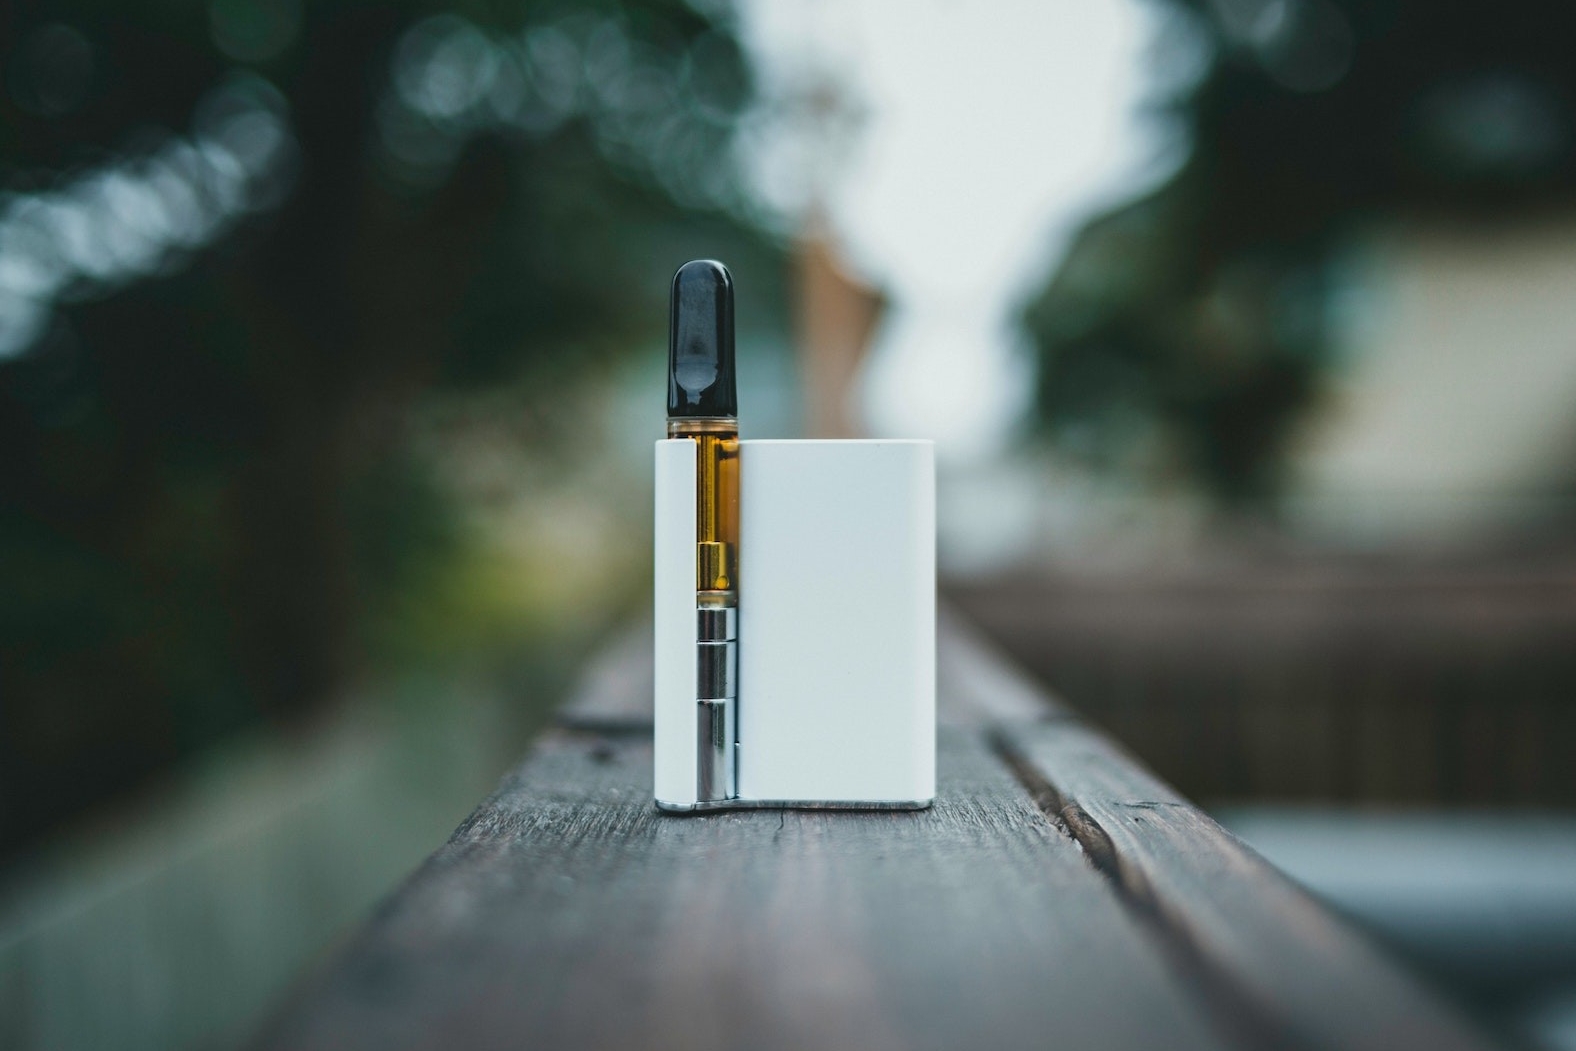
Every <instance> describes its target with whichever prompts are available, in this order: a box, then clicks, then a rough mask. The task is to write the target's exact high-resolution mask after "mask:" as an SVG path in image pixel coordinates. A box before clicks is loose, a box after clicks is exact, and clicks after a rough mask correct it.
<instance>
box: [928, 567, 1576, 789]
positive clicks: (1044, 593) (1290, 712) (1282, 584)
mask: <svg viewBox="0 0 1576 1051" xmlns="http://www.w3.org/2000/svg"><path fill="white" fill-rule="evenodd" d="M950 592H951V595H952V598H953V599H954V601H955V602H956V603H957V604H958V605H959V606H961V607H962V608H963V609H964V610H965V611H966V612H967V613H968V614H969V615H970V616H972V617H973V618H974V619H975V620H976V621H977V622H978V623H979V624H980V625H982V626H983V627H984V628H986V629H987V630H988V631H989V632H990V633H991V634H992V635H994V636H995V637H996V638H997V639H998V640H999V641H1000V642H1001V643H1002V644H1003V645H1004V647H1005V648H1006V649H1007V650H1008V651H1009V652H1011V653H1012V655H1013V656H1015V657H1016V658H1017V659H1018V660H1020V661H1022V662H1023V663H1025V664H1027V665H1028V666H1029V667H1030V668H1031V669H1033V670H1034V671H1035V672H1036V673H1038V674H1039V675H1041V676H1042V677H1043V678H1044V679H1045V680H1046V681H1047V682H1049V683H1050V684H1051V685H1052V686H1053V687H1054V688H1055V689H1057V690H1058V691H1060V692H1061V693H1062V694H1063V695H1064V697H1065V699H1066V700H1067V701H1068V702H1069V703H1070V704H1072V705H1073V706H1074V707H1076V708H1078V709H1080V710H1081V711H1083V712H1084V713H1086V714H1087V715H1089V716H1090V717H1091V718H1093V719H1094V720H1095V721H1096V722H1098V723H1100V724H1101V725H1103V726H1105V727H1106V728H1107V729H1109V730H1110V731H1111V732H1112V733H1113V734H1114V735H1115V736H1116V737H1117V739H1119V740H1120V741H1122V742H1123V743H1124V744H1126V745H1127V746H1128V747H1130V748H1132V749H1133V750H1134V751H1135V752H1136V753H1137V754H1138V755H1139V756H1141V757H1142V758H1143V759H1144V760H1146V761H1147V762H1149V763H1150V764H1151V765H1152V766H1154V767H1155V768H1156V769H1157V770H1158V771H1159V772H1160V773H1161V774H1162V775H1164V776H1165V777H1166V778H1168V779H1169V780H1171V781H1172V782H1173V783H1175V784H1176V785H1177V786H1178V787H1179V788H1181V789H1182V791H1183V792H1184V793H1186V794H1188V795H1190V796H1192V797H1194V798H1198V799H1203V800H1215V801H1220V800H1233V799H1247V798H1253V799H1265V798H1271V799H1276V798H1278V799H1293V800H1308V801H1350V802H1365V803H1395V804H1401V803H1405V804H1451V805H1491V804H1515V805H1547V806H1568V805H1572V804H1576V766H1573V765H1572V764H1571V763H1570V761H1569V754H1570V742H1571V741H1572V740H1576V569H1573V568H1572V562H1571V560H1569V559H1562V560H1560V561H1558V562H1557V563H1555V564H1522V563H1517V564H1508V565H1498V566H1477V567H1460V568H1454V569H1441V568H1429V569H1422V568H1415V567H1413V568H1408V567H1405V566H1398V565H1395V564H1394V563H1388V564H1387V563H1372V564H1371V563H1366V562H1343V563H1335V564H1328V563H1327V564H1320V565H1300V566H1296V567H1284V568H1278V569H1259V570H1253V571H1247V570H1242V571H1233V572H1229V573H1224V574H1214V575H1183V576H1164V575H1153V576H1148V577H1144V576H1134V577H1126V578H1095V577H1084V578H1068V577H1050V576H1041V577H1038V578H1033V577H1030V578H1014V579H997V580H989V581H969V582H960V583H957V584H955V585H953V586H952V587H951V589H950Z"/></svg>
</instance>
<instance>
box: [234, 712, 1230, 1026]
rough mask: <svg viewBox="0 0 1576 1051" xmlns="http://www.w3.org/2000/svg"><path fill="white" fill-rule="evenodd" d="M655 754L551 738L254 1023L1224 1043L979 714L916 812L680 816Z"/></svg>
mask: <svg viewBox="0 0 1576 1051" xmlns="http://www.w3.org/2000/svg"><path fill="white" fill-rule="evenodd" d="M649 764H650V748H649V745H648V744H647V743H646V742H644V741H639V740H633V739H629V738H621V739H607V738H595V737H579V736H571V735H560V736H557V737H555V738H553V739H551V740H549V741H546V742H544V743H543V744H542V745H541V746H540V747H539V748H538V749H537V751H536V753H535V754H534V755H533V756H532V757H531V758H530V759H529V760H528V761H527V762H526V763H525V764H524V765H523V766H522V767H521V768H520V769H519V770H518V771H517V772H516V773H515V774H514V775H513V776H512V777H511V778H510V779H509V780H508V781H507V782H506V784H505V785H504V787H503V788H502V789H501V790H500V791H499V792H498V793H497V794H496V795H495V796H494V797H493V798H492V799H491V800H489V801H488V802H487V803H486V804H485V805H483V807H482V808H481V809H480V810H478V811H477V813H476V814H475V816H473V817H472V818H471V819H470V820H469V821H468V822H467V823H466V824H465V825H464V826H463V827H462V828H461V829H460V830H459V831H458V832H457V833H456V834H455V836H454V838H453V839H452V840H451V841H450V842H449V844H448V845H447V846H446V847H444V848H443V850H441V851H440V852H439V853H438V854H437V855H436V856H435V857H434V858H433V859H432V860H431V861H430V862H429V863H428V864H427V866H426V867H425V868H423V869H422V870H421V871H420V872H419V873H418V874H417V875H416V876H415V878H414V879H412V881H411V882H410V883H409V885H407V886H406V887H405V888H404V889H403V890H402V891H401V892H400V893H399V894H398V895H397V896H396V897H395V899H394V900H393V901H392V902H390V903H389V905H388V906H387V907H386V908H385V909H384V910H383V911H382V912H381V913H380V914H379V915H378V916H377V917H376V918H375V919H374V921H373V922H372V923H371V925H370V926H369V927H368V928H367V929H366V930H365V931H364V932H363V933H362V934H361V935H360V936H359V937H357V938H356V939H355V941H354V942H353V943H352V944H351V945H350V946H349V947H348V948H347V949H346V950H345V952H344V953H343V955H342V956H341V957H340V958H339V959H338V960H336V961H334V962H333V963H331V964H330V965H329V967H328V968H327V969H326V970H325V971H324V972H323V973H322V974H321V975H319V976H317V977H315V978H313V979H311V980H309V981H308V982H307V983H306V984H305V985H304V986H303V987H302V989H301V990H300V992H299V994H298V996H297V997H296V998H295V999H294V1001H293V1002H292V1003H291V1004H289V1005H288V1006H287V1007H286V1009H285V1011H284V1012H283V1014H282V1015H281V1016H280V1018H279V1019H278V1021H277V1022H276V1024H275V1025H274V1026H273V1027H272V1028H271V1030H270V1031H269V1032H268V1033H267V1034H266V1035H265V1037H264V1039H263V1040H262V1041H261V1042H260V1044H259V1046H260V1047H265V1048H324V1049H328V1048H334V1049H351V1048H445V1049H450V1048H504V1047H509V1048H516V1047H554V1048H599V1047H626V1046H629V1047H655V1048H683V1049H691V1051H699V1049H707V1048H745V1047H747V1048H751V1049H762V1051H770V1049H774V1048H814V1047H827V1048H860V1049H876V1051H879V1049H887V1048H893V1049H895V1048H988V1047H1015V1048H1016V1047H1057V1048H1066V1049H1107V1048H1108V1049H1119V1048H1134V1047H1145V1046H1157V1045H1154V1044H1153V1041H1154V1039H1155V1038H1156V1036H1157V1034H1160V1035H1163V1046H1165V1047H1167V1048H1176V1049H1179V1051H1187V1049H1190V1048H1209V1047H1222V1046H1226V1045H1224V1044H1223V1043H1222V1042H1221V1040H1220V1038H1219V1036H1218V1034H1217V1033H1216V1032H1215V1031H1214V1030H1213V1029H1212V1028H1211V1024H1210V1022H1209V1021H1208V1020H1207V1019H1206V1018H1205V1015H1204V1012H1203V1011H1202V1010H1201V1008H1200V1007H1199V1006H1198V1005H1197V1004H1196V1003H1194V1002H1193V1001H1192V1000H1191V999H1190V998H1189V996H1188V994H1187V992H1186V990H1185V989H1184V987H1183V986H1182V985H1181V984H1180V983H1178V982H1177V981H1176V980H1175V978H1174V977H1173V976H1172V975H1171V974H1170V973H1169V972H1168V970H1167V967H1166V964H1165V961H1164V960H1163V959H1162V958H1161V957H1160V956H1159V955H1158V954H1157V953H1156V952H1155V951H1154V947H1153V945H1152V944H1151V940H1150V936H1149V934H1148V933H1147V932H1146V931H1145V930H1144V929H1143V928H1142V925H1141V924H1140V923H1138V922H1136V921H1135V919H1134V918H1133V917H1132V916H1131V915H1130V913H1129V912H1128V910H1127V909H1126V908H1125V907H1124V905H1123V904H1122V902H1121V901H1120V900H1119V898H1118V896H1117V894H1115V893H1114V892H1113V889H1112V886H1111V884H1110V883H1109V881H1107V880H1106V879H1104V877H1102V876H1101V875H1100V874H1099V873H1098V872H1096V871H1095V870H1094V869H1092V868H1091V867H1090V866H1089V865H1088V864H1087V863H1086V862H1085V861H1084V860H1083V858H1082V857H1081V856H1080V855H1079V853H1078V849H1077V847H1076V844H1075V843H1074V842H1073V841H1072V840H1071V839H1069V838H1067V837H1066V836H1064V835H1062V834H1061V833H1060V832H1059V831H1058V830H1057V829H1056V828H1055V827H1054V826H1053V825H1052V824H1051V823H1050V822H1048V821H1046V820H1045V818H1044V816H1043V815H1042V814H1041V813H1040V812H1039V811H1038V809H1037V808H1036V807H1035V806H1034V804H1033V802H1032V800H1031V799H1030V798H1029V797H1028V795H1027V794H1026V793H1025V792H1024V791H1023V790H1022V788H1021V786H1019V785H1018V784H1017V783H1016V782H1015V781H1014V780H1013V779H1012V778H1011V776H1010V774H1009V773H1008V771H1007V770H1006V768H1005V767H1004V766H1003V764H1001V763H1000V762H999V760H998V759H997V758H996V757H995V756H994V755H993V754H992V753H990V752H989V751H988V749H987V747H986V746H985V744H984V742H983V741H982V739H981V736H980V735H979V734H977V733H973V732H968V731H963V730H949V731H946V732H945V733H944V734H943V737H942V746H941V771H942V778H943V785H944V787H943V789H942V792H941V795H940V798H939V799H938V801H937V803H936V805H935V807H934V808H933V809H932V810H930V811H928V812H920V813H903V814H891V813H886V814H880V813H867V814H855V813H826V812H787V813H783V812H766V811H756V812H738V813H728V814H719V815H710V816H704V817H689V818H674V817H666V816H663V815H660V814H658V813H657V812H656V811H655V810H654V809H653V808H652V805H651V801H650V769H649Z"/></svg>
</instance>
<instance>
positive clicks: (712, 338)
mask: <svg viewBox="0 0 1576 1051" xmlns="http://www.w3.org/2000/svg"><path fill="white" fill-rule="evenodd" d="M738 417H739V407H738V392H737V386H736V383H735V380H734V369H733V277H732V275H730V274H729V273H728V268H727V267H725V266H723V265H722V264H721V263H718V262H715V261H713V260H710V259H696V260H693V261H691V262H688V263H685V264H684V265H683V266H681V267H679V269H678V272H677V273H675V274H674V275H673V299H672V308H671V313H670V315H669V322H668V437H669V438H689V439H691V440H693V441H694V442H695V444H696V456H695V470H696V478H695V539H696V550H695V617H696V643H695V662H696V665H695V667H696V676H695V683H696V698H695V702H696V749H697V758H698V764H697V767H696V770H697V773H696V796H697V799H699V800H701V801H703V802H709V801H716V800H724V799H732V798H734V797H735V796H736V795H737V794H738V792H737V786H736V783H735V768H734V751H735V736H736V729H735V727H736V725H737V712H736V711H735V707H736V705H737V701H738V696H739V681H738V680H739V580H738V566H739V418H738Z"/></svg>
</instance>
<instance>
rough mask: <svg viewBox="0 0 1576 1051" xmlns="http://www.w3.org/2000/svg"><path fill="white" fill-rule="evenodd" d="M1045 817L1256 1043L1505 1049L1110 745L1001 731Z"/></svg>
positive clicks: (1089, 734)
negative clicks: (1057, 823) (1068, 836)
mask: <svg viewBox="0 0 1576 1051" xmlns="http://www.w3.org/2000/svg"><path fill="white" fill-rule="evenodd" d="M1000 737H1001V739H1002V741H1003V742H1004V746H1005V750H1006V751H1007V753H1008V754H1009V756H1011V757H1013V759H1014V761H1015V764H1016V765H1018V766H1019V771H1020V777H1021V778H1022V779H1023V780H1025V781H1026V782H1027V783H1029V784H1030V786H1031V787H1033V788H1035V789H1036V795H1037V796H1038V797H1039V799H1040V803H1041V805H1042V807H1043V808H1044V809H1045V810H1046V811H1047V812H1048V813H1049V814H1051V815H1052V816H1053V817H1056V818H1059V819H1060V820H1061V821H1062V822H1063V823H1064V824H1065V826H1066V827H1067V828H1068V830H1069V831H1070V832H1071V833H1072V834H1073V835H1074V836H1076V837H1077V839H1078V840H1079V842H1080V843H1081V844H1083V846H1084V849H1085V851H1086V853H1087V854H1088V856H1089V857H1090V859H1091V860H1092V861H1093V862H1094V863H1095V864H1096V865H1097V866H1098V867H1099V868H1100V869H1101V870H1102V871H1104V872H1106V873H1107V874H1108V875H1109V876H1110V877H1111V878H1112V879H1113V881H1115V882H1116V884H1117V885H1118V886H1119V887H1120V888H1121V890H1122V893H1123V895H1124V897H1125V898H1126V899H1127V900H1128V901H1129V902H1130V903H1131V905H1132V907H1133V909H1134V911H1135V913H1136V914H1137V915H1140V916H1143V917H1146V918H1147V919H1148V920H1149V922H1150V923H1151V924H1152V925H1153V927H1154V928H1155V930H1156V933H1157V935H1158V937H1159V938H1160V939H1161V941H1162V943H1163V944H1164V946H1165V948H1166V952H1167V954H1168V955H1169V956H1170V957H1171V959H1172V961H1173V964H1174V966H1175V969H1176V971H1177V973H1178V974H1179V975H1181V976H1182V977H1184V978H1185V979H1187V980H1190V981H1191V982H1192V983H1193V984H1194V985H1195V987H1196V989H1197V992H1198V995H1199V996H1200V998H1201V999H1202V1000H1203V1001H1204V1002H1206V1003H1208V1004H1210V1006H1211V1008H1212V1010H1213V1011H1214V1012H1215V1013H1216V1016H1217V1018H1218V1019H1219V1020H1220V1021H1221V1023H1222V1024H1223V1025H1225V1026H1226V1027H1227V1028H1228V1029H1229V1030H1230V1031H1232V1032H1233V1033H1234V1034H1235V1035H1236V1037H1237V1038H1238V1039H1239V1040H1241V1041H1243V1042H1245V1043H1248V1044H1250V1045H1254V1046H1268V1047H1286V1048H1341V1049H1350V1051H1397V1049H1407V1048H1417V1049H1420V1051H1467V1049H1483V1048H1487V1047H1491V1046H1494V1043H1493V1041H1491V1040H1490V1039H1489V1038H1488V1037H1487V1036H1486V1035H1485V1034H1482V1033H1481V1032H1479V1031H1478V1030H1477V1029H1476V1027H1475V1026H1474V1025H1473V1024H1472V1023H1470V1022H1469V1021H1468V1020H1467V1019H1466V1018H1465V1017H1464V1016H1463V1015H1461V1014H1460V1013H1459V1012H1457V1011H1456V1010H1454V1009H1453V1008H1451V1007H1450V1006H1448V1005H1447V1004H1445V1003H1444V1002H1443V1001H1442V1000H1441V999H1440V998H1438V997H1437V996H1435V995H1434V994H1433V993H1432V992H1430V991H1429V990H1427V989H1425V988H1424V987H1423V986H1422V985H1421V984H1420V983H1419V982H1418V981H1417V980H1416V979H1415V978H1413V977H1412V976H1411V975H1409V974H1407V973H1406V972H1404V971H1403V970H1401V969H1400V968H1398V967H1397V966H1396V965H1395V964H1393V963H1392V962H1391V961H1390V960H1389V959H1387V958H1385V957H1384V956H1382V955H1381V954H1380V953H1379V952H1378V951H1377V950H1376V949H1375V948H1374V947H1373V946H1372V945H1370V944H1369V943H1368V941H1367V940H1366V939H1364V938H1363V937H1361V936H1360V935H1359V934H1357V933H1356V932H1355V931H1354V930H1353V929H1352V928H1350V927H1349V926H1347V925H1346V924H1345V923H1343V922H1342V921H1340V920H1338V919H1337V918H1336V917H1335V916H1333V915H1332V914H1331V913H1330V912H1328V911H1327V910H1326V909H1324V908H1323V907H1322V906H1320V905H1319V904H1318V903H1317V902H1315V901H1314V900H1313V899H1312V898H1310V897H1309V896H1308V895H1307V894H1306V893H1305V892H1303V891H1302V890H1300V889H1299V888H1297V887H1296V886H1294V885H1293V884H1292V883H1290V882H1289V881H1288V880H1286V879H1285V878H1284V877H1282V876H1281V875H1280V874H1279V873H1278V872H1276V871H1275V870H1274V869H1272V868H1271V867H1270V866H1269V864H1268V863H1267V862H1265V861H1263V860H1262V859H1261V858H1259V857H1258V856H1257V855H1256V854H1254V853H1253V852H1252V851H1251V850H1250V849H1249V848H1247V847H1246V846H1245V845H1244V844H1243V843H1242V842H1241V841H1239V840H1237V839H1236V838H1235V837H1234V836H1232V835H1231V834H1230V833H1229V832H1227V831H1226V830H1225V829H1223V828H1221V827H1220V826H1219V825H1217V824H1216V823H1215V822H1214V821H1212V820H1211V819H1210V818H1209V817H1208V816H1207V815H1205V814H1204V813H1203V812H1202V811H1200V810H1198V809H1197V808H1196V807H1194V806H1192V805H1191V804H1189V803H1188V802H1187V801H1186V800H1184V799H1182V798H1181V797H1180V796H1178V795H1177V794H1176V793H1175V791H1173V790H1172V789H1171V788H1170V787H1169V786H1167V785H1166V784H1164V783H1163V782H1161V781H1160V780H1159V779H1158V778H1156V777H1154V776H1153V775H1152V774H1150V773H1149V772H1148V771H1146V770H1145V769H1144V768H1143V766H1142V765H1140V764H1139V763H1138V761H1137V760H1135V759H1133V758H1132V757H1131V756H1129V755H1127V754H1126V753H1125V752H1123V751H1122V750H1121V749H1120V748H1118V747H1117V746H1115V745H1114V744H1112V743H1111V742H1110V741H1109V740H1108V739H1107V738H1105V737H1104V736H1103V735H1101V734H1099V733H1096V732H1095V731H1093V730H1090V729H1089V728H1087V727H1085V726H1082V725H1080V724H1078V723H1076V722H1070V721H1068V722H1059V723H1057V724H1055V725H1019V726H1016V727H1012V728H1006V729H1002V730H1001V731H1000Z"/></svg>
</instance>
